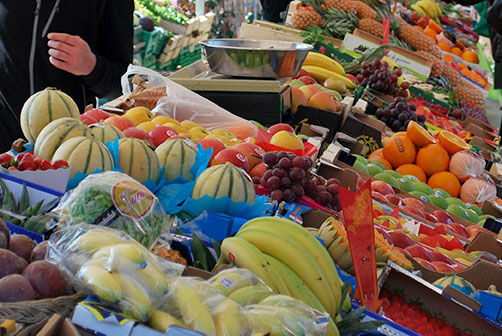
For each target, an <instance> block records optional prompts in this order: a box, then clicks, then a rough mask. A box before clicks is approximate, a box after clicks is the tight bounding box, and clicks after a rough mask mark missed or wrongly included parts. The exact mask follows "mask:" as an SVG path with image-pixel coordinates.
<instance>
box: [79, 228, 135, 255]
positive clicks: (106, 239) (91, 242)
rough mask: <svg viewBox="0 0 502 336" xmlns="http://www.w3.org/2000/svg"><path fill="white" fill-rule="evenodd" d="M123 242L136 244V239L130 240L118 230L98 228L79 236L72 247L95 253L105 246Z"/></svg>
mask: <svg viewBox="0 0 502 336" xmlns="http://www.w3.org/2000/svg"><path fill="white" fill-rule="evenodd" d="M123 243H126V244H128V243H129V244H134V243H135V241H133V240H128V238H127V237H126V236H125V235H121V234H119V233H117V232H114V231H110V230H104V229H99V228H96V229H94V230H93V231H89V232H86V233H84V234H83V235H81V236H80V237H78V238H77V240H76V241H75V242H74V243H73V244H72V249H75V251H76V252H77V251H78V252H81V253H94V252H95V251H97V250H99V249H100V248H102V247H104V246H109V245H115V244H123Z"/></svg>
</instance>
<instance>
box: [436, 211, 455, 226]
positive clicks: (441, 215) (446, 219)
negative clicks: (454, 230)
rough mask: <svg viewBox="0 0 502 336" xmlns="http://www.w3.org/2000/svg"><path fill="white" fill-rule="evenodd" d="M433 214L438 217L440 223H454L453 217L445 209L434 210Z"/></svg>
mask: <svg viewBox="0 0 502 336" xmlns="http://www.w3.org/2000/svg"><path fill="white" fill-rule="evenodd" d="M432 214H433V215H434V217H436V218H437V219H438V222H439V223H446V224H450V223H453V218H451V216H450V214H449V213H447V212H446V211H444V210H434V211H433V212H432Z"/></svg>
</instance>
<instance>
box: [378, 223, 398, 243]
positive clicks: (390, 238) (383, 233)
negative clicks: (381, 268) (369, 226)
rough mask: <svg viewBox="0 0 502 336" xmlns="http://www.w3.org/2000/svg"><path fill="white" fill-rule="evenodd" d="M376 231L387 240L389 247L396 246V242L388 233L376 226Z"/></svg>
mask: <svg viewBox="0 0 502 336" xmlns="http://www.w3.org/2000/svg"><path fill="white" fill-rule="evenodd" d="M375 230H377V231H378V232H379V233H380V234H381V235H382V236H383V237H384V238H385V240H387V242H388V243H389V245H394V241H393V240H392V237H391V236H390V235H389V234H388V233H387V231H385V230H384V229H382V228H381V227H378V226H375Z"/></svg>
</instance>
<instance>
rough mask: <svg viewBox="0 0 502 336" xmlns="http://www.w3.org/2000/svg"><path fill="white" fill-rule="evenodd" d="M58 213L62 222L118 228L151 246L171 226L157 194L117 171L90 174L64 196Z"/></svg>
mask: <svg viewBox="0 0 502 336" xmlns="http://www.w3.org/2000/svg"><path fill="white" fill-rule="evenodd" d="M54 213H55V214H56V215H57V216H58V217H59V223H60V224H62V225H69V224H79V223H89V224H96V225H102V226H108V227H112V228H116V229H119V230H122V231H124V232H126V233H127V234H129V235H131V237H133V238H134V239H136V240H137V241H138V242H140V243H141V244H142V245H144V246H146V247H148V248H150V247H151V246H152V244H153V243H154V242H155V240H156V239H157V238H158V237H159V236H160V235H161V234H162V233H164V232H167V231H168V230H169V227H170V219H169V217H167V216H166V214H165V212H164V210H163V209H162V205H161V204H160V202H159V200H158V199H157V197H156V196H155V195H154V194H152V193H151V192H150V191H149V190H148V189H147V188H146V187H145V186H143V185H142V184H140V183H138V182H137V181H136V180H134V179H133V178H131V177H130V176H128V175H126V174H123V173H119V172H114V171H107V172H104V173H100V174H93V175H89V176H88V177H86V178H85V179H84V180H83V181H82V182H81V183H80V184H79V185H78V187H77V188H75V189H74V190H72V191H70V192H68V193H67V194H66V195H65V196H64V198H63V199H62V200H61V202H60V204H59V205H58V207H57V208H56V209H54Z"/></svg>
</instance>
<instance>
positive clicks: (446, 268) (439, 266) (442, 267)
mask: <svg viewBox="0 0 502 336" xmlns="http://www.w3.org/2000/svg"><path fill="white" fill-rule="evenodd" d="M431 264H432V266H434V269H435V270H436V272H439V273H451V272H455V269H454V268H453V267H451V266H450V265H449V264H447V263H445V262H443V261H433V262H431Z"/></svg>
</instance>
